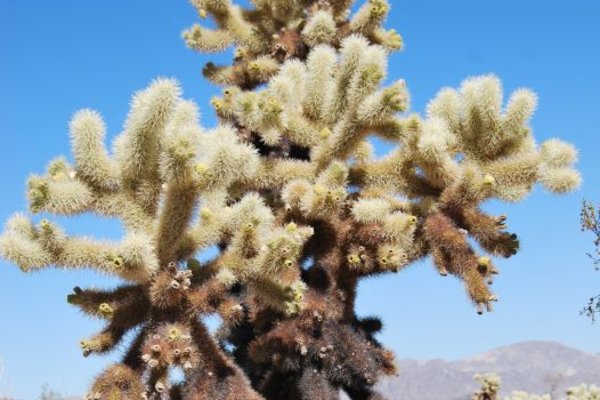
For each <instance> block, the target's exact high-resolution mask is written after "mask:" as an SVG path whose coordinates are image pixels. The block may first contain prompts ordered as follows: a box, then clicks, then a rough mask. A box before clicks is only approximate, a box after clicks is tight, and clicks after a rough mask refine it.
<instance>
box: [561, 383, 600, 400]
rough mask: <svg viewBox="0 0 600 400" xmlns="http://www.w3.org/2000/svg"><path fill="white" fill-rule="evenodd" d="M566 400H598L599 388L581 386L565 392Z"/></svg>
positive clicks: (599, 398)
mask: <svg viewBox="0 0 600 400" xmlns="http://www.w3.org/2000/svg"><path fill="white" fill-rule="evenodd" d="M567 400H600V386H596V385H589V386H588V385H586V384H582V385H579V386H574V387H571V388H569V389H568V390H567Z"/></svg>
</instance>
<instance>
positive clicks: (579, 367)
mask: <svg viewBox="0 0 600 400" xmlns="http://www.w3.org/2000/svg"><path fill="white" fill-rule="evenodd" d="M397 364H398V370H399V375H398V376H397V377H390V378H386V379H383V380H382V381H381V382H379V383H378V385H377V388H378V390H379V391H380V392H381V393H382V394H384V395H385V396H387V397H389V399H390V400H397V399H402V400H458V399H463V400H466V399H469V398H470V394H471V393H473V392H474V391H475V390H477V389H478V385H477V383H476V382H475V380H474V379H473V375H474V374H476V373H496V374H498V375H500V376H501V378H502V391H501V396H506V395H508V394H510V393H511V392H512V391H514V390H525V391H527V392H530V393H536V394H543V393H550V392H552V393H554V394H555V395H556V396H558V398H560V396H561V395H562V394H563V393H564V392H565V391H566V389H567V388H568V387H571V386H575V385H579V384H580V383H588V384H591V383H596V384H598V383H600V354H597V353H588V352H584V351H581V350H578V349H575V348H572V347H569V346H566V345H564V344H562V343H558V342H551V341H526V342H519V343H515V344H512V345H505V346H500V347H497V348H494V349H492V350H489V351H486V352H483V353H479V354H475V355H473V356H470V357H466V358H464V359H461V360H452V361H448V360H445V359H442V358H436V359H431V360H415V359H400V360H398V362H397Z"/></svg>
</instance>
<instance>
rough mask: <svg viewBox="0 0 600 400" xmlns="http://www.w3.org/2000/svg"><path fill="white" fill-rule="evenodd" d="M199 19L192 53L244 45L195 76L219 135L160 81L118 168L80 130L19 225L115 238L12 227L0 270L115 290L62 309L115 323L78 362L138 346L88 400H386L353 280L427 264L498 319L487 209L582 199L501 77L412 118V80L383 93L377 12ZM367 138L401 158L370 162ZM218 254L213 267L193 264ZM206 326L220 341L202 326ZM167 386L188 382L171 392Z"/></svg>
mask: <svg viewBox="0 0 600 400" xmlns="http://www.w3.org/2000/svg"><path fill="white" fill-rule="evenodd" d="M192 3H193V4H194V6H195V7H196V8H197V10H198V12H199V14H200V16H201V17H203V18H204V17H211V18H212V19H214V22H215V26H216V28H215V29H209V28H205V27H201V26H200V25H195V26H193V27H192V28H190V29H189V30H187V31H186V32H184V34H183V36H184V38H185V40H186V42H187V44H188V45H189V46H190V47H191V48H193V49H197V50H199V51H203V52H211V51H221V50H224V49H226V48H228V47H230V46H235V47H236V50H235V59H234V61H233V64H232V65H230V66H215V65H213V64H208V65H207V67H206V68H205V70H204V74H205V76H206V77H207V78H208V79H210V80H211V81H213V82H215V83H217V84H220V85H223V86H224V90H223V95H222V96H221V97H217V98H214V99H213V102H212V103H213V105H214V107H215V109H216V112H217V114H218V116H219V118H220V121H219V125H218V126H217V127H216V128H215V129H213V130H210V131H205V130H203V129H202V128H201V127H200V126H199V121H198V111H197V108H196V106H195V105H194V104H193V103H192V102H190V101H186V100H183V99H182V97H181V91H180V89H179V87H178V84H177V83H176V82H175V81H173V80H168V79H159V80H157V81H155V82H154V83H153V84H152V85H151V86H150V87H149V88H147V89H145V90H143V91H141V92H139V93H137V94H136V95H135V96H134V99H133V102H132V108H131V112H130V114H129V116H128V119H127V122H126V123H125V128H124V130H123V132H122V133H121V134H120V135H119V136H118V137H117V138H116V140H115V142H114V145H113V150H112V152H110V153H109V152H108V151H107V150H106V148H105V145H104V136H105V127H104V123H103V122H102V118H101V117H100V115H99V114H98V113H96V112H94V111H90V110H84V111H80V112H78V113H77V114H76V115H75V116H74V117H73V119H72V121H71V125H70V128H71V137H72V144H73V156H74V157H73V159H74V161H73V163H72V164H71V163H69V162H67V161H66V160H64V159H57V160H55V161H53V162H52V163H51V164H50V166H49V167H48V170H47V172H46V174H44V175H42V176H32V177H31V178H30V179H29V182H28V198H29V204H30V211H31V212H32V213H35V214H37V213H53V214H59V215H74V214H79V213H84V212H93V213H96V214H99V215H103V216H109V217H117V218H120V219H122V220H123V223H124V226H125V229H126V234H125V236H124V237H123V239H122V240H121V241H120V242H116V243H109V242H100V241H95V240H93V239H89V238H81V237H76V236H71V235H68V234H67V233H65V232H64V230H62V229H61V228H60V227H59V226H58V225H57V224H55V223H53V222H51V221H49V220H47V219H43V220H41V221H38V220H36V221H33V220H31V219H30V218H29V217H28V216H25V215H23V214H17V215H15V216H13V217H12V218H11V219H10V220H9V221H8V223H7V225H6V231H5V233H4V235H3V236H2V238H1V239H0V252H1V254H2V255H3V256H4V257H5V258H7V259H9V260H11V261H12V262H14V263H15V264H17V265H19V266H20V267H21V269H22V270H23V271H35V270H39V269H40V268H45V267H48V266H57V267H64V268H94V269H96V270H99V271H101V272H103V273H107V274H111V275H116V276H119V277H121V278H122V279H123V280H124V281H125V282H126V283H125V284H123V285H122V286H120V287H118V288H116V289H114V290H108V291H101V290H96V289H80V288H75V290H74V292H73V293H72V294H71V295H69V296H68V301H69V302H70V303H71V304H74V305H76V306H77V307H79V308H81V310H82V311H83V312H85V313H86V314H89V315H92V316H94V317H97V318H100V319H103V320H105V321H106V327H105V329H103V330H102V331H101V332H100V333H98V334H97V335H95V336H93V337H92V338H90V339H87V340H83V341H82V342H81V347H82V350H83V353H84V355H89V354H104V353H107V352H109V351H111V350H113V349H115V348H116V347H117V346H118V345H119V344H120V343H121V340H122V338H123V337H124V335H125V334H127V333H128V332H130V331H133V330H135V331H136V332H137V336H136V337H135V339H134V340H133V342H132V343H131V344H130V346H129V348H128V350H127V352H126V354H125V356H124V358H123V359H122V361H121V362H120V363H119V364H116V365H113V366H112V367H110V368H108V369H107V370H106V371H105V372H104V373H103V374H102V375H100V376H99V377H98V378H97V380H96V381H95V383H94V384H93V386H92V388H91V391H90V393H89V394H88V399H95V400H107V399H115V398H120V399H136V400H137V399H140V398H147V399H167V398H170V399H185V400H199V399H206V398H214V399H231V400H233V399H245V400H246V399H263V398H264V399H337V398H338V396H339V391H340V389H341V390H343V391H345V392H346V393H347V394H348V395H349V396H350V397H351V398H352V399H372V400H374V399H378V398H380V397H379V395H378V394H376V393H375V392H374V391H373V390H372V386H373V384H374V383H375V382H376V381H377V379H378V378H380V377H381V376H382V375H388V374H393V373H395V367H394V358H393V355H392V353H391V352H390V351H388V350H385V349H384V348H383V347H382V346H381V345H380V343H378V342H377V341H376V340H375V338H374V334H375V333H377V332H378V331H379V330H380V329H381V322H380V321H379V320H378V319H377V318H361V317H359V316H357V315H356V314H355V311H354V304H355V298H356V292H357V285H358V282H359V280H360V279H361V278H364V277H368V276H372V275H379V274H384V273H393V272H398V271H400V270H402V269H403V268H404V267H406V266H407V265H409V264H411V263H413V262H414V261H416V260H418V259H421V258H423V257H426V256H429V255H431V256H432V258H433V260H434V262H435V265H436V267H437V269H438V271H439V272H440V274H441V275H448V274H451V275H453V276H455V277H457V278H458V279H460V280H462V281H463V282H464V284H465V288H466V292H467V294H468V297H469V299H470V300H471V301H472V302H473V303H474V305H475V306H476V307H477V310H478V312H480V313H482V312H483V311H484V310H485V309H488V310H491V304H492V302H494V301H495V300H496V298H495V296H494V295H493V294H492V293H491V292H490V290H489V284H490V283H491V279H492V277H493V276H494V275H495V274H497V273H498V270H497V268H496V266H495V265H494V263H493V262H492V259H491V257H492V256H500V257H509V256H512V255H514V254H515V253H516V252H517V250H518V247H519V242H518V240H517V237H516V235H515V234H512V233H508V232H507V231H506V225H505V220H506V217H505V216H491V215H488V214H486V213H484V212H483V211H482V210H481V209H480V208H479V205H480V204H481V203H482V202H484V201H486V200H488V199H492V198H499V199H502V200H506V201H517V200H521V199H522V198H524V197H525V196H526V195H527V194H528V193H529V192H530V191H531V189H532V187H533V185H534V184H535V183H536V182H540V183H542V185H544V186H545V187H546V188H548V189H549V190H551V191H552V192H556V193H564V192H567V191H569V190H572V189H574V188H575V187H577V185H578V184H579V181H580V178H579V175H578V173H577V172H576V171H574V170H573V169H572V164H573V163H574V162H575V159H576V152H575V150H574V149H573V147H571V146H570V145H568V144H566V143H563V142H561V141H559V140H556V139H554V140H550V141H548V142H546V143H544V144H542V145H541V146H537V145H536V143H535V141H534V139H533V137H532V135H531V129H530V127H529V126H528V120H529V118H530V117H531V115H532V113H533V111H534V109H535V106H536V96H535V95H534V94H533V93H532V92H530V91H528V90H524V89H523V90H518V91H516V92H515V93H514V94H513V95H512V96H511V97H510V99H509V101H508V103H507V104H506V106H503V101H502V89H501V87H500V82H499V80H498V79H497V78H496V77H494V76H483V77H478V78H472V79H468V80H466V81H465V82H464V83H463V84H462V86H461V87H460V88H459V89H444V90H443V91H441V92H440V94H439V95H438V96H437V97H436V98H435V99H434V100H433V101H432V102H431V103H430V104H429V106H428V108H427V114H426V115H425V116H418V115H414V114H407V113H406V111H407V110H408V106H409V96H408V92H407V89H406V85H405V83H404V82H403V81H397V82H394V83H392V84H391V85H389V86H384V85H383V81H384V79H385V74H386V70H387V65H386V60H387V57H388V53H389V52H391V51H394V50H398V49H400V48H401V46H402V40H401V38H400V36H399V35H398V34H397V33H396V32H395V31H393V30H386V29H384V28H382V27H381V24H382V22H383V20H384V19H385V16H386V14H387V12H388V10H389V7H390V4H389V3H388V2H387V1H386V0H369V1H367V2H366V3H365V4H364V5H362V7H360V8H359V9H358V11H357V12H356V13H355V14H354V15H350V11H349V9H350V6H351V5H352V1H349V0H329V1H322V0H319V1H316V0H303V1H289V0H254V1H252V3H253V8H251V9H244V8H241V7H239V6H237V5H234V4H232V3H231V1H230V0H194V1H193V2H192ZM259 85H262V86H260V88H259ZM371 135H378V136H380V137H382V138H384V139H386V140H388V141H391V142H393V143H394V144H395V145H396V147H395V150H394V151H393V152H391V153H390V154H389V155H387V156H385V157H383V158H377V157H375V156H374V154H373V149H372V146H371V145H370V142H369V137H370V136H371ZM472 240H474V241H476V242H477V243H478V244H479V247H480V248H481V250H480V251H481V253H478V251H476V250H475V249H474V247H473V246H472V245H471V241H472ZM212 246H218V249H219V250H220V251H219V253H218V255H217V256H216V257H214V258H213V259H211V260H209V261H206V262H199V261H198V260H197V259H196V258H195V257H196V254H198V252H200V251H202V250H204V249H207V248H209V247H212ZM215 313H217V314H219V315H220V316H221V317H222V319H223V325H222V327H221V328H220V329H219V331H218V333H217V338H216V340H215V339H214V338H213V337H211V336H210V335H209V333H208V330H207V328H206V326H205V324H204V323H203V319H202V318H203V317H205V316H207V315H210V314H215ZM174 369H182V370H183V372H184V379H183V381H181V382H179V383H172V382H171V380H170V379H169V376H170V374H171V373H172V372H173V370H174Z"/></svg>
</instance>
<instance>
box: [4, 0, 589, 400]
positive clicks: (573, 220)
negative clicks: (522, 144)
mask: <svg viewBox="0 0 600 400" xmlns="http://www.w3.org/2000/svg"><path fill="white" fill-rule="evenodd" d="M598 21H600V3H599V2H598V1H597V0H573V1H569V2H567V1H564V0H546V1H541V0H539V1H538V0H529V1H524V0H503V1H499V0H487V1H481V0H418V1H417V0H413V1H408V0H400V1H393V11H392V14H391V16H390V18H389V20H388V26H393V27H394V28H396V29H397V30H398V31H400V32H401V33H402V34H403V37H404V39H405V42H406V49H405V51H404V52H402V53H400V54H397V55H394V56H393V57H392V59H391V62H390V78H391V79H396V78H400V77H401V78H404V79H406V81H407V83H408V86H409V89H410V91H411V93H412V104H413V110H414V111H418V112H421V111H422V110H423V109H424V106H425V104H426V103H427V101H428V100H429V99H430V98H431V97H432V96H433V95H434V94H435V93H436V91H437V90H438V89H439V88H441V87H443V86H448V85H451V86H456V85H458V84H459V83H460V81H461V80H462V79H463V78H465V77H467V76H470V75H476V74H483V73H489V72H495V73H496V74H498V75H499V76H500V77H501V78H502V80H503V82H504V86H505V89H506V90H513V89H515V88H518V87H520V86H527V87H531V88H533V89H535V90H536V91H537V93H538V94H539V96H540V107H539V111H538V113H537V114H536V117H535V119H534V120H533V127H534V132H535V133H536V136H537V138H538V139H539V140H543V139H547V138H550V137H553V136H560V137H562V138H564V139H566V140H568V141H570V142H572V143H574V144H575V145H576V146H577V147H578V148H579V149H580V163H579V168H580V169H581V171H582V173H583V177H584V186H583V188H582V189H581V190H580V191H578V192H576V193H574V194H571V195H568V196H563V197H553V196H551V195H549V194H547V193H545V192H544V191H543V190H542V189H541V188H536V190H535V192H534V194H533V195H532V196H530V197H529V198H528V199H526V201H524V202H523V203H520V204H517V205H514V204H504V205H502V204H495V203H494V204H490V205H489V207H488V208H489V209H490V210H493V211H494V212H506V213H507V214H508V215H509V219H508V223H509V225H510V228H511V229H512V230H514V231H516V232H518V234H519V236H520V237H521V239H522V252H521V253H519V254H518V255H517V256H516V257H514V258H513V259H510V260H502V261H501V262H500V263H499V266H500V268H501V271H502V274H501V275H500V277H499V278H498V279H497V281H496V283H495V284H494V289H495V291H496V292H497V294H498V295H499V297H500V302H499V303H498V305H497V307H496V310H495V311H494V312H493V313H492V314H487V315H484V316H478V315H477V314H476V313H475V311H474V309H473V307H472V306H471V305H470V304H469V303H468V302H467V301H466V296H465V294H464V291H463V289H462V287H461V285H460V284H459V283H458V282H457V281H456V280H454V279H453V278H445V279H444V278H441V277H439V276H438V275H437V273H436V272H435V271H434V270H433V268H432V266H431V265H430V264H429V262H425V263H421V264H418V265H414V266H412V267H411V268H409V269H408V270H405V271H404V272H403V273H401V274H399V275H395V276H388V277H385V278H378V279H373V280H369V281H367V282H364V283H363V284H362V285H361V287H360V297H359V303H358V310H359V312H360V313H361V314H363V315H364V314H377V315H380V316H382V317H383V319H384V323H385V328H384V329H385V330H384V332H383V334H382V335H381V339H382V341H383V342H385V343H386V344H387V345H388V346H389V347H391V348H393V349H394V350H395V351H396V353H397V355H398V356H399V357H412V358H434V357H443V358H448V359H454V358H460V357H464V356H468V355H472V354H475V353H478V352H481V351H485V350H487V349H490V348H493V347H495V346H499V345H504V344H510V343H514V342H518V341H523V340H555V341H559V342H562V343H565V344H567V345H571V346H574V347H577V348H580V349H583V350H586V351H593V352H600V324H597V325H595V326H593V325H591V324H590V321H589V320H587V319H585V318H583V317H580V316H579V314H578V311H579V309H580V308H581V306H582V305H583V303H584V302H585V300H586V299H587V298H588V297H589V296H590V295H591V294H593V293H595V292H600V273H595V272H594V271H593V268H592V267H591V263H590V262H589V261H588V259H586V256H585V253H586V251H590V250H591V249H592V244H591V237H590V236H588V235H585V234H582V233H581V232H580V231H579V227H578V209H579V206H580V203H581V200H582V199H583V198H584V197H587V198H590V199H595V200H596V201H597V202H600V190H599V187H598V182H599V178H600V176H599V172H600V168H598V167H599V165H600V163H599V157H600V124H599V123H598V115H599V112H600V111H599V110H600V77H599V75H598V73H599V71H600V24H599V23H598ZM193 22H195V13H194V10H193V9H192V8H191V6H189V4H187V2H186V1H185V0H169V1H168V2H167V1H148V0H127V1H122V0H105V1H80V0H78V1H75V0H56V1H38V0H31V1H9V0H0V177H1V179H2V182H3V188H2V195H1V196H0V220H2V221H4V220H6V218H7V217H8V216H9V215H11V214H12V213H13V212H15V211H19V210H23V209H25V202H24V191H25V186H24V182H25V179H26V178H27V176H28V174H29V173H30V172H42V171H43V169H44V167H45V165H46V163H47V161H49V160H50V159H52V158H53V157H55V156H57V155H61V154H63V155H69V140H68V135H67V121H68V120H69V118H70V116H71V115H72V113H73V112H75V111H76V110H77V109H79V108H82V107H91V108H95V109H97V110H99V111H100V112H101V113H102V114H103V115H104V117H105V119H106V122H107V124H108V127H109V135H110V138H112V137H113V136H114V135H116V134H118V133H119V131H120V129H121V126H122V122H123V120H124V117H125V115H126V112H127V110H128V103H129V100H130V95H131V93H132V92H133V91H135V90H137V89H140V88H142V87H144V86H145V85H146V84H148V83H149V82H150V81H151V80H152V79H153V78H154V77H156V76H169V77H175V78H177V79H179V80H180V81H181V83H182V86H183V88H184V92H185V96H187V97H189V98H192V99H195V100H196V101H197V102H198V104H199V105H200V107H201V108H202V110H203V120H204V123H205V125H207V126H213V125H214V123H215V119H214V116H213V113H212V110H211V108H210V107H209V103H208V102H209V99H210V97H211V95H213V94H214V93H216V91H217V88H215V87H211V86H209V85H208V84H207V83H205V82H204V81H203V79H202V77H201V74H200V70H201V67H202V65H203V64H204V63H205V62H206V61H208V60H211V59H212V60H214V59H215V58H216V57H213V56H205V55H199V54H195V53H192V52H191V51H189V50H187V49H186V48H185V46H184V44H183V43H182V41H181V40H180V32H181V31H182V29H184V28H185V27H187V26H188V25H190V24H191V23H193ZM65 225H66V226H67V228H68V230H69V232H72V233H78V234H90V235H94V236H98V237H104V238H117V237H119V235H120V234H121V231H120V227H119V225H118V224H117V223H116V222H115V221H98V220H96V219H93V218H90V217H83V218H77V219H75V220H71V221H65ZM114 284H115V281H114V280H110V279H107V278H103V277H100V276H98V275H96V274H94V273H90V272H84V273H82V272H78V273H72V272H65V271H57V270H48V271H44V272H42V273H38V274H35V275H24V274H22V273H21V272H20V271H19V270H18V269H17V268H15V267H13V266H12V265H9V264H7V263H5V262H3V261H2V262H0V324H1V325H0V358H1V359H2V365H3V367H2V366H0V373H2V372H1V371H2V370H4V373H3V376H2V377H0V396H1V395H12V396H15V397H17V398H19V399H25V400H29V399H33V398H35V397H36V396H37V394H38V393H39V388H40V386H41V385H42V383H43V382H48V383H50V385H51V386H52V387H53V388H54V389H56V390H59V391H62V392H64V393H83V392H84V390H85V388H86V387H87V385H88V384H89V383H90V382H91V379H92V376H94V375H95V374H97V373H99V372H100V371H101V370H102V368H103V367H104V366H105V365H106V364H107V363H108V361H109V359H107V358H97V357H91V358H89V359H84V358H83V357H82V356H81V354H80V350H79V348H78V342H79V340H80V339H82V338H85V337H87V336H88V335H91V334H92V333H94V332H95V331H96V330H98V329H99V328H100V325H99V324H98V323H97V322H96V321H92V320H89V319H87V318H85V317H83V316H82V315H80V314H79V313H78V311H77V310H76V309H75V308H73V307H71V306H69V305H68V304H67V303H66V301H65V298H66V295H67V294H68V293H69V292H70V291H71V289H72V287H73V286H75V285H80V286H83V287H86V286H91V285H96V286H103V287H105V286H112V285H114ZM114 358H116V355H115V356H113V357H112V359H114Z"/></svg>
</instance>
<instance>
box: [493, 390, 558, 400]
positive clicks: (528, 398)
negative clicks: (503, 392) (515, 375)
mask: <svg viewBox="0 0 600 400" xmlns="http://www.w3.org/2000/svg"><path fill="white" fill-rule="evenodd" d="M504 400H552V396H550V395H549V394H543V395H537V394H529V393H527V392H524V391H522V390H517V391H514V392H512V393H511V395H510V396H507V397H505V398H504Z"/></svg>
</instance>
